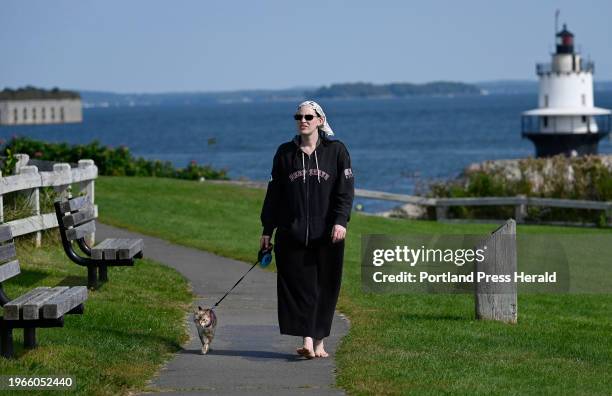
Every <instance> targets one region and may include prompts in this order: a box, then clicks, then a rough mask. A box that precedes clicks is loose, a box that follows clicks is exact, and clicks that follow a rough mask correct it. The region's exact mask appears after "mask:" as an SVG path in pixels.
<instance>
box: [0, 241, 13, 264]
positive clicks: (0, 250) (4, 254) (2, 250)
mask: <svg viewBox="0 0 612 396" xmlns="http://www.w3.org/2000/svg"><path fill="white" fill-rule="evenodd" d="M16 255H17V252H16V251H15V244H14V243H13V242H11V243H7V244H4V245H2V246H0V261H7V260H10V259H12V258H13V257H15V256H16Z"/></svg>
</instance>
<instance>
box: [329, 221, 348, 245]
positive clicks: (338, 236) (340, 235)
mask: <svg viewBox="0 0 612 396" xmlns="http://www.w3.org/2000/svg"><path fill="white" fill-rule="evenodd" d="M331 237H332V242H333V243H336V242H340V241H342V240H344V238H345V237H346V228H344V227H342V226H341V225H339V224H336V225H335V226H334V228H333V230H332V234H331Z"/></svg>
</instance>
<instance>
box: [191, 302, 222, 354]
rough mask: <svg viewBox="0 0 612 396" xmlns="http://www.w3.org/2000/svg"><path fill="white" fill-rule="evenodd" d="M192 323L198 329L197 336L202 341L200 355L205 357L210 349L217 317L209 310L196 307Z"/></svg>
mask: <svg viewBox="0 0 612 396" xmlns="http://www.w3.org/2000/svg"><path fill="white" fill-rule="evenodd" d="M193 321H194V322H195V324H196V328H197V329H198V335H199V336H200V340H201V341H202V355H206V354H207V353H208V350H209V349H210V344H211V343H212V340H213V338H214V337H215V329H216V328H217V315H215V311H213V310H212V309H210V308H206V309H204V308H202V307H200V306H198V310H197V311H195V312H194V313H193Z"/></svg>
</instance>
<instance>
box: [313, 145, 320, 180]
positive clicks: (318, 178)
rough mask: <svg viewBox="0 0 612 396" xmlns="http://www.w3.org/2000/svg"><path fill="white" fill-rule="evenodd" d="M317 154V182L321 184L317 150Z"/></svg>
mask: <svg viewBox="0 0 612 396" xmlns="http://www.w3.org/2000/svg"><path fill="white" fill-rule="evenodd" d="M314 153H315V162H316V163H317V181H318V182H319V184H321V178H320V177H319V173H320V172H319V160H318V159H317V149H315V151H314Z"/></svg>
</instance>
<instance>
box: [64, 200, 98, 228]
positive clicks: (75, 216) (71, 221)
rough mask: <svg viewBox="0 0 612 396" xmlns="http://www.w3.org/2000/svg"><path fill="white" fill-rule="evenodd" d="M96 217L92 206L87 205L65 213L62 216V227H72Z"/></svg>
mask: <svg viewBox="0 0 612 396" xmlns="http://www.w3.org/2000/svg"><path fill="white" fill-rule="evenodd" d="M95 218H96V212H95V209H94V207H93V206H91V205H89V206H87V207H85V208H83V209H81V210H79V211H78V212H76V213H72V214H67V215H66V216H64V217H63V218H62V222H63V223H64V227H74V226H77V225H79V224H83V223H86V222H88V221H91V220H94V219H95Z"/></svg>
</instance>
